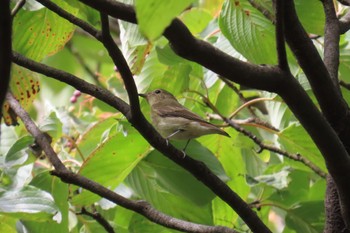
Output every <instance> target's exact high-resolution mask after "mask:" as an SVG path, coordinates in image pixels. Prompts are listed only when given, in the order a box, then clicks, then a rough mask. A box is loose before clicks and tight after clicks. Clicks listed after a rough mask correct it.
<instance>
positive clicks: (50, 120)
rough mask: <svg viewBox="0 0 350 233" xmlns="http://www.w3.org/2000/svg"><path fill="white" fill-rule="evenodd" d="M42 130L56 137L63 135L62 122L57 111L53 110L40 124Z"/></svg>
mask: <svg viewBox="0 0 350 233" xmlns="http://www.w3.org/2000/svg"><path fill="white" fill-rule="evenodd" d="M39 128H40V130H41V131H42V132H46V133H48V134H49V135H50V136H51V137H53V138H54V139H58V138H59V137H61V135H62V123H61V121H60V119H58V117H57V115H56V113H55V112H51V113H50V115H49V116H48V117H46V118H45V119H44V120H43V121H42V123H41V124H40V127H39Z"/></svg>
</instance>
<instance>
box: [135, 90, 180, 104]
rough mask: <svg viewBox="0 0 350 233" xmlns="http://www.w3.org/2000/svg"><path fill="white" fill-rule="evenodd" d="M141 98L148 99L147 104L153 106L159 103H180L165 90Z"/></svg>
mask: <svg viewBox="0 0 350 233" xmlns="http://www.w3.org/2000/svg"><path fill="white" fill-rule="evenodd" d="M139 96H141V97H143V98H146V99H147V102H148V103H149V104H150V105H151V106H152V105H154V104H158V103H162V104H171V103H174V102H176V103H178V101H177V100H176V98H175V97H174V96H173V94H171V93H170V92H167V91H166V90H163V89H156V90H154V91H151V92H148V93H146V94H139Z"/></svg>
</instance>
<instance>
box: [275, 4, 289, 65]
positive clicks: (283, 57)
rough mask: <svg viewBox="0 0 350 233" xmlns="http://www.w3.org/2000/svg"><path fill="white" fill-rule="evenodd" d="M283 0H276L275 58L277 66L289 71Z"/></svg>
mask: <svg viewBox="0 0 350 233" xmlns="http://www.w3.org/2000/svg"><path fill="white" fill-rule="evenodd" d="M283 17H284V0H277V1H276V47H277V58H278V66H279V67H280V68H281V69H282V70H284V71H286V72H290V71H289V66H288V60H287V53H286V46H285V41H284V30H285V29H284V22H283Z"/></svg>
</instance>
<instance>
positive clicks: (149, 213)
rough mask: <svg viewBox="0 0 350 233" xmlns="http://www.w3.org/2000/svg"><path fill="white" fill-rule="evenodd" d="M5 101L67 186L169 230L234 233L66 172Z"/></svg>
mask: <svg viewBox="0 0 350 233" xmlns="http://www.w3.org/2000/svg"><path fill="white" fill-rule="evenodd" d="M6 99H7V101H8V102H9V104H10V107H11V108H12V109H13V111H14V112H15V113H16V114H17V115H18V116H19V118H21V120H22V121H23V123H24V125H25V127H26V129H27V130H28V132H29V133H30V134H32V135H33V137H34V138H35V140H36V142H37V143H38V145H39V146H40V147H41V148H42V149H43V151H44V152H45V154H46V156H47V157H48V159H49V160H50V162H51V163H52V165H53V166H54V168H55V170H53V171H52V172H51V173H52V174H53V175H55V176H57V177H60V178H61V179H62V181H63V182H66V183H69V184H75V185H77V186H80V187H82V188H85V189H86V190H89V191H91V192H93V193H95V194H98V195H99V196H101V197H104V198H106V199H108V200H110V201H112V202H114V203H116V204H118V205H121V206H123V207H124V208H127V209H130V210H133V211H135V212H137V213H139V214H141V215H143V216H145V217H146V218H148V219H149V220H151V221H153V222H155V223H158V224H160V225H163V226H165V227H168V228H172V229H176V230H180V231H186V232H203V233H211V232H212V233H214V232H215V233H220V232H227V233H235V231H234V230H232V229H229V228H227V227H221V226H206V225H202V224H194V223H191V222H187V221H183V220H180V219H176V218H173V217H171V216H168V215H166V214H164V213H161V212H159V211H158V210H156V209H154V208H153V207H152V206H151V205H150V204H148V203H147V202H145V201H132V200H129V199H127V198H124V197H123V196H121V195H119V194H117V193H115V192H113V191H111V190H109V189H107V188H105V187H103V186H102V185H100V184H98V183H96V182H94V181H92V180H90V179H87V178H86V177H84V176H81V175H79V174H75V173H73V172H71V171H69V170H68V169H67V168H66V167H65V166H64V164H63V163H62V162H61V161H60V159H59V158H58V156H57V154H56V152H55V151H54V150H53V149H52V147H51V145H50V142H49V141H48V139H47V137H46V136H45V134H43V133H42V132H41V131H40V130H39V128H38V127H37V126H36V125H35V123H34V122H33V121H32V119H31V118H30V116H29V114H28V113H27V112H26V111H25V110H24V109H23V108H22V107H21V106H20V104H19V103H18V101H17V100H16V99H15V97H14V96H13V95H12V94H10V93H8V94H7V96H6Z"/></svg>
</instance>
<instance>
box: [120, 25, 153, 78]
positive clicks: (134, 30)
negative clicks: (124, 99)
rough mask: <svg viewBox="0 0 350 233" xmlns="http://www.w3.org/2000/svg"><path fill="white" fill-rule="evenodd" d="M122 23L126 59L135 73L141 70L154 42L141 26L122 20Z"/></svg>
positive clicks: (123, 47) (121, 38) (121, 34)
mask: <svg viewBox="0 0 350 233" xmlns="http://www.w3.org/2000/svg"><path fill="white" fill-rule="evenodd" d="M119 25H120V41H121V45H122V51H123V54H124V56H125V59H126V61H127V62H128V65H129V67H130V69H131V72H132V73H133V74H134V75H137V74H139V73H140V72H141V70H142V68H143V65H144V63H145V61H146V57H147V55H148V54H149V52H150V50H151V48H152V44H151V43H149V42H148V41H147V40H146V39H145V38H144V37H143V36H142V35H141V33H140V32H139V27H138V26H137V25H135V24H131V23H128V22H125V21H122V20H119Z"/></svg>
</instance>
